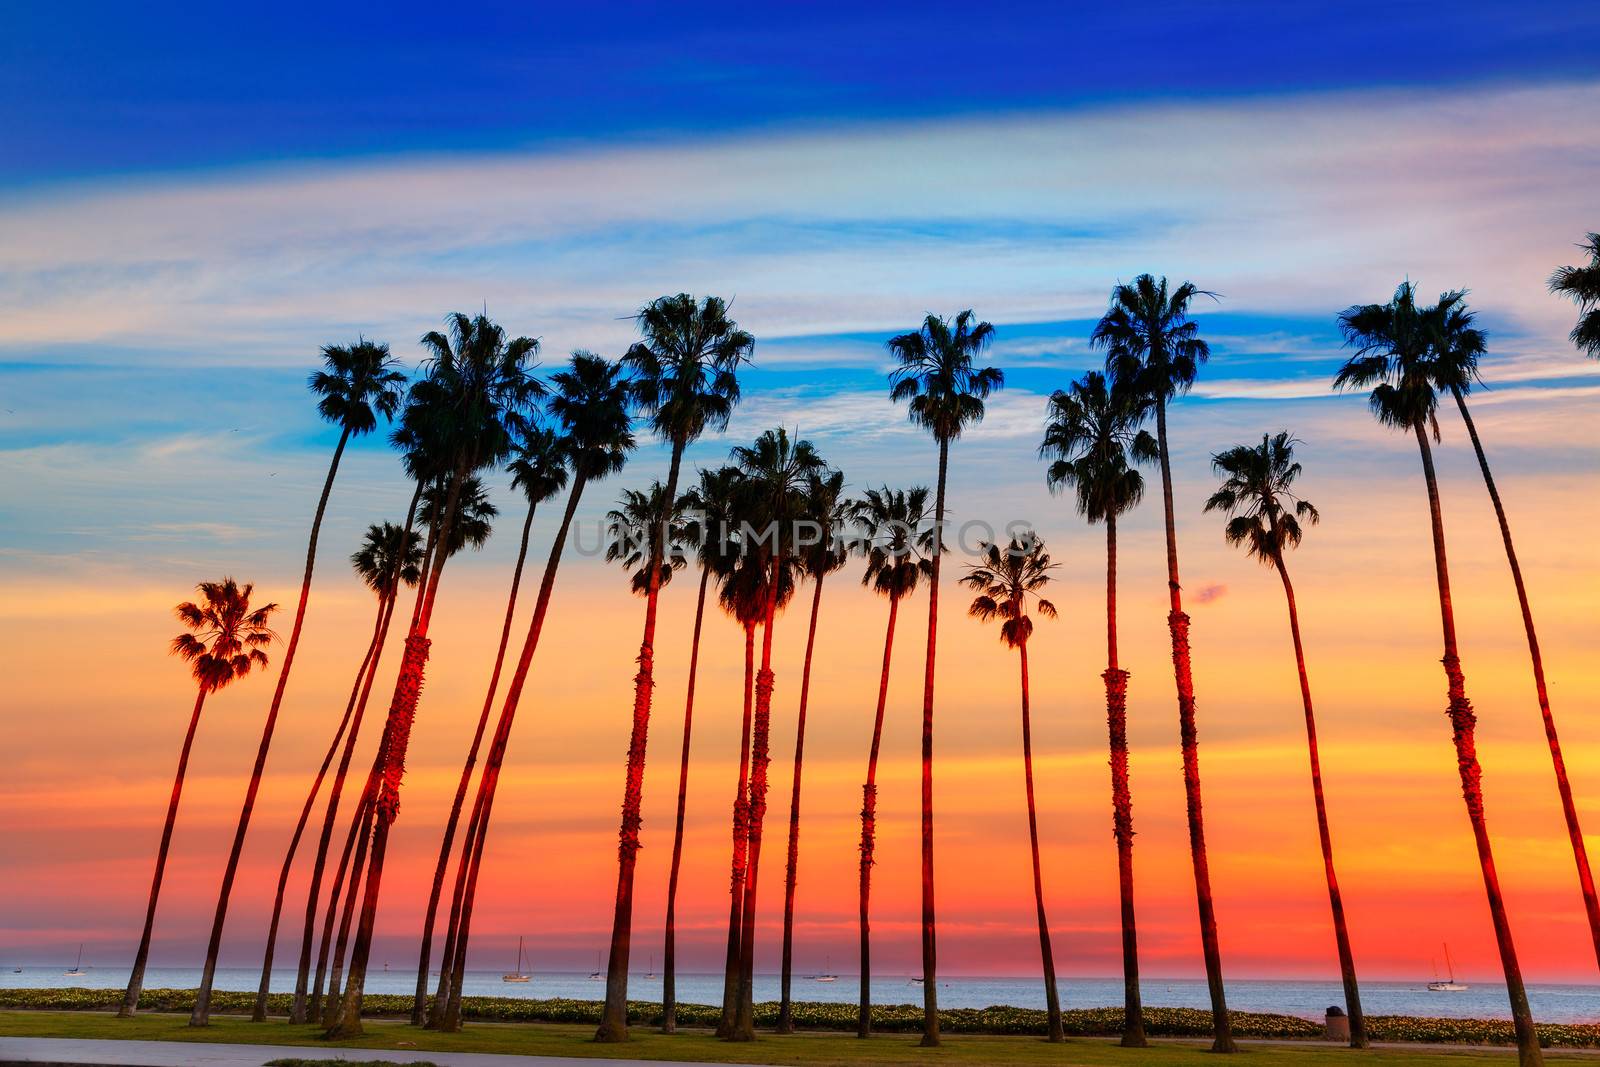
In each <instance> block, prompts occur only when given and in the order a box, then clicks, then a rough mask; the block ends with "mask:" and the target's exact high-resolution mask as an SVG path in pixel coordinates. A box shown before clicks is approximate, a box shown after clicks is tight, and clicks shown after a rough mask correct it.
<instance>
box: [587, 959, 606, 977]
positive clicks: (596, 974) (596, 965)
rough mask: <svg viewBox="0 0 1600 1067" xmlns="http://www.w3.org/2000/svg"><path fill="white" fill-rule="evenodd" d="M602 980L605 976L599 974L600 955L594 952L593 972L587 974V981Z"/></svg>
mask: <svg viewBox="0 0 1600 1067" xmlns="http://www.w3.org/2000/svg"><path fill="white" fill-rule="evenodd" d="M603 978H605V975H603V974H601V973H600V953H598V952H596V953H595V954H594V970H592V971H590V972H589V981H591V982H598V981H600V980H602V979H603Z"/></svg>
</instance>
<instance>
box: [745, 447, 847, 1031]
mask: <svg viewBox="0 0 1600 1067" xmlns="http://www.w3.org/2000/svg"><path fill="white" fill-rule="evenodd" d="M733 461H734V465H735V466H737V467H738V468H739V470H740V471H741V472H743V474H744V477H745V487H746V490H747V492H748V501H749V509H750V513H751V517H752V518H753V519H754V520H755V522H754V523H753V524H752V525H753V526H754V527H755V528H756V529H759V530H761V535H760V536H759V537H756V538H752V543H751V544H750V545H748V546H746V547H747V548H751V549H754V551H755V553H756V555H757V558H758V559H760V561H761V562H762V564H763V565H764V566H765V567H766V570H767V589H766V593H767V602H766V605H765V609H764V611H763V615H762V620H761V668H760V670H758V671H757V672H756V684H755V716H754V718H753V720H752V725H751V733H750V825H749V834H750V845H749V862H748V863H747V864H746V865H745V876H744V901H743V903H742V904H741V905H740V917H739V923H740V932H739V982H740V986H739V988H740V996H739V1007H738V1014H737V1016H736V1017H735V1020H734V1028H733V1033H732V1034H731V1035H730V1037H731V1039H732V1040H735V1041H752V1040H754V1039H755V998H754V984H755V941H756V887H757V885H758V879H759V875H760V871H761V843H762V827H763V824H764V822H765V820H766V814H767V767H768V765H769V764H770V763H771V762H772V757H771V755H770V751H771V746H770V738H771V733H772V690H773V686H774V682H775V677H774V675H773V671H772V637H773V630H774V629H775V624H776V620H777V613H778V590H779V587H780V586H781V585H782V584H783V575H784V574H785V572H790V573H793V572H794V571H796V570H797V569H798V566H799V563H800V553H799V549H798V546H797V543H796V542H797V536H796V534H797V532H798V528H797V524H798V523H800V522H801V521H803V520H804V519H805V517H806V508H807V495H806V489H807V487H808V486H809V485H810V483H811V481H812V480H813V479H816V478H819V477H822V476H823V472H824V471H825V470H826V469H827V467H826V464H824V463H823V461H822V457H821V456H819V455H818V454H817V452H816V449H814V448H813V447H812V445H811V442H810V441H806V440H791V439H790V437H789V433H788V431H787V430H785V429H783V428H782V427H781V426H780V427H778V428H777V429H775V430H768V431H767V432H765V433H763V434H762V435H761V436H760V437H758V438H756V441H755V444H754V445H749V446H745V445H740V446H738V447H736V448H734V450H733Z"/></svg>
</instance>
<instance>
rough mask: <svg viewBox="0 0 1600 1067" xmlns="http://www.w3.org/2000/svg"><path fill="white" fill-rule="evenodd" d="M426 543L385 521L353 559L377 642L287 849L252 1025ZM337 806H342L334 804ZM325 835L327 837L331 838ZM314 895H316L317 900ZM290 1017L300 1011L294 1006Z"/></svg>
mask: <svg viewBox="0 0 1600 1067" xmlns="http://www.w3.org/2000/svg"><path fill="white" fill-rule="evenodd" d="M420 542H421V538H420V537H419V536H418V535H416V534H414V533H407V532H406V531H404V530H403V529H402V528H401V527H399V526H396V525H395V524H394V523H391V522H386V523H384V524H383V525H382V526H379V525H376V524H374V525H372V526H369V527H367V536H366V538H365V540H364V541H363V543H362V545H361V547H360V548H359V549H357V550H356V552H355V554H354V555H353V556H351V561H352V563H353V564H354V565H355V568H356V572H357V573H358V574H359V575H360V576H361V579H362V580H363V581H364V582H366V583H367V585H368V586H369V587H370V588H371V589H372V590H373V591H374V592H376V593H377V594H378V611H377V618H375V619H374V620H373V623H372V638H371V640H369V641H368V642H367V650H366V652H365V654H364V655H363V656H362V658H361V666H360V667H359V668H357V670H356V678H355V681H354V682H353V683H352V684H351V686H350V698H349V699H348V700H347V701H345V706H344V715H343V717H342V718H340V720H339V727H338V729H336V730H335V731H334V733H333V740H331V741H329V742H328V751H327V752H326V753H324V754H323V757H322V763H321V764H320V765H319V766H318V767H317V774H316V777H315V778H313V779H312V781H311V788H310V789H309V790H308V791H307V792H306V801H305V803H304V804H303V805H301V808H300V817H299V819H297V820H296V821H295V827H294V833H293V834H292V835H290V838H289V847H288V848H287V849H285V850H284V854H283V864H282V866H281V867H279V869H278V887H277V890H276V892H275V893H274V894H273V898H272V918H271V920H270V921H269V922H268V924H267V948H266V952H265V953H264V954H263V957H262V960H261V982H260V984H259V985H258V986H257V988H256V1002H255V1007H254V1009H253V1010H252V1012H251V1015H250V1018H251V1020H252V1021H253V1022H264V1021H265V1020H266V1018H267V996H268V994H269V993H270V992H271V982H272V959H273V956H274V954H275V950H276V948H277V943H278V923H279V920H280V919H281V918H282V916H283V896H284V892H285V891H286V890H287V889H288V885H289V873H290V871H291V870H292V869H293V868H294V857H295V854H296V853H297V852H298V851H299V848H300V838H301V837H302V836H303V835H304V834H305V829H306V824H307V823H308V822H309V821H310V819H311V809H312V808H313V807H314V806H315V805H316V801H317V794H318V793H319V792H321V790H322V781H323V779H324V778H325V777H327V774H328V767H329V766H331V765H332V763H333V757H334V754H335V753H336V752H338V750H339V742H340V741H341V740H343V739H345V737H346V731H348V732H349V733H348V741H347V742H346V744H345V746H344V747H345V755H344V758H343V759H341V760H340V762H339V769H338V771H337V772H336V775H335V779H334V785H333V790H334V791H335V793H337V792H338V791H339V790H341V789H342V788H343V786H344V775H345V772H346V771H347V770H348V768H349V765H350V753H351V752H352V751H353V750H354V748H355V741H356V736H357V735H358V734H359V733H360V730H361V719H362V716H363V715H364V713H365V712H366V707H367V705H366V701H364V700H360V697H361V694H362V692H363V686H362V680H363V679H364V678H365V677H366V676H367V674H368V672H369V669H371V668H373V667H374V663H375V660H376V657H377V655H378V653H379V650H380V649H381V647H382V642H383V637H384V634H385V631H386V625H385V624H386V623H387V622H388V618H389V609H390V608H391V606H392V604H393V602H394V599H395V596H396V595H397V594H398V593H399V589H400V585H401V583H402V582H403V583H404V584H406V585H412V586H414V585H416V584H417V581H418V580H419V579H420V578H421V571H420V569H419V565H420V563H421V561H422V549H421V546H420ZM335 803H337V801H335ZM332 826H333V824H332V819H331V818H330V819H329V820H328V821H327V825H326V828H325V829H326V831H327V832H331V830H332ZM327 832H325V833H324V837H326V836H327ZM326 855H327V848H326V845H324V846H323V848H322V849H320V850H319V853H318V860H319V865H318V870H317V871H316V872H315V874H314V875H313V882H314V884H320V880H321V875H322V871H321V865H320V861H321V860H322V859H325V858H326ZM314 896H315V894H313V897H314ZM314 918H315V911H314V909H313V911H312V914H311V917H309V918H308V919H307V921H306V941H307V954H309V940H310V937H311V924H312V921H313V920H314ZM299 993H300V996H298V997H297V1000H298V1001H299V1004H298V1008H299V1017H298V1019H295V1020H294V1021H297V1022H304V1021H305V1008H304V989H303V987H302V988H301V989H300V990H299ZM290 1010H291V1013H293V1012H294V1011H295V1007H293V1006H292V1007H291V1009H290Z"/></svg>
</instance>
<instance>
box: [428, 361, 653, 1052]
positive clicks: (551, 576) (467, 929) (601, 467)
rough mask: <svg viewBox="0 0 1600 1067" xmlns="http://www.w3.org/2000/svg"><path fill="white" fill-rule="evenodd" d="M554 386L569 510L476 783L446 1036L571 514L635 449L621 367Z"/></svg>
mask: <svg viewBox="0 0 1600 1067" xmlns="http://www.w3.org/2000/svg"><path fill="white" fill-rule="evenodd" d="M550 381H551V384H552V386H553V388H554V391H553V393H552V395H551V397H550V400H549V404H548V412H549V415H550V417H551V419H553V420H554V422H555V423H556V426H557V428H558V431H559V433H560V434H561V437H562V440H563V442H564V451H565V453H566V456H567V463H568V466H569V468H570V469H571V472H572V482H571V487H570V488H569V489H568V491H567V506H566V510H565V511H564V512H563V514H562V516H561V525H560V526H559V527H558V528H557V530H556V536H555V539H554V541H553V542H552V543H551V546H550V556H549V559H548V560H547V561H546V563H545V568H544V575H543V577H542V578H541V579H540V581H539V593H538V596H537V597H536V599H535V601H534V606H533V617H532V618H531V619H530V620H529V622H528V634H527V637H526V638H525V639H524V640H523V643H522V651H521V653H520V654H519V656H518V658H517V669H516V671H515V672H514V673H513V674H512V677H511V682H510V683H509V684H508V685H507V687H506V695H505V700H504V702H503V703H502V705H501V708H500V716H499V719H498V720H497V721H496V723H495V732H494V736H493V739H492V740H491V742H490V745H489V754H488V757H487V758H486V759H485V761H484V767H483V774H482V775H481V776H480V777H479V779H478V792H477V794H476V796H475V797H474V800H473V809H472V815H471V817H470V819H469V820H468V824H467V832H466V836H465V837H464V839H463V841H462V846H461V858H460V861H459V865H458V867H457V869H456V881H455V888H454V890H453V892H452V897H451V905H450V923H449V925H448V926H447V927H446V939H445V951H444V954H443V956H442V957H441V958H440V966H439V986H438V992H437V993H436V995H435V1000H434V1009H433V1014H432V1016H431V1017H430V1020H429V1021H430V1024H431V1025H433V1026H436V1027H438V1028H439V1029H442V1030H459V1029H460V1028H461V983H462V976H463V974H464V973H465V969H466V960H467V943H468V939H469V938H470V936H471V929H472V906H473V902H474V900H475V899H476V894H477V885H478V872H479V870H480V869H481V867H482V864H483V848H484V842H485V841H486V840H487V839H488V833H489V818H490V815H491V814H492V812H493V808H494V798H495V792H496V790H497V788H498V786H499V782H500V768H501V765H502V764H503V763H504V761H505V755H506V746H507V744H508V742H509V740H510V737H511V726H512V723H513V722H514V721H515V719H516V714H517V706H518V704H519V702H520V701H521V699H522V691H523V687H524V686H525V685H526V684H527V680H528V671H529V667H530V666H531V664H532V662H533V654H534V651H535V650H536V649H537V648H538V647H539V637H540V635H541V634H542V633H543V631H544V623H545V617H546V614H547V613H548V611H549V608H550V598H551V596H552V594H553V593H554V591H555V579H556V573H557V571H558V570H559V568H560V565H561V556H562V553H563V551H564V550H565V548H566V543H567V537H568V535H569V533H570V531H571V529H572V520H573V516H574V515H575V514H576V512H577V510H578V502H579V501H580V500H581V499H582V497H583V491H584V488H585V487H586V486H587V485H588V484H589V483H590V482H595V481H600V480H601V479H603V478H606V477H609V476H610V475H612V474H615V473H617V472H618V471H620V470H622V468H623V465H624V464H625V463H626V462H627V458H628V453H629V452H631V451H632V450H633V447H634V439H633V433H632V431H631V430H630V429H629V402H630V401H629V383H628V381H627V379H626V378H625V376H624V368H623V367H622V366H621V365H620V364H618V363H613V362H611V361H609V360H605V359H602V358H601V357H599V356H596V355H593V354H591V353H587V352H578V353H574V354H573V356H572V359H571V361H570V362H569V363H568V365H567V369H565V370H563V371H559V372H557V373H555V374H553V375H551V376H550Z"/></svg>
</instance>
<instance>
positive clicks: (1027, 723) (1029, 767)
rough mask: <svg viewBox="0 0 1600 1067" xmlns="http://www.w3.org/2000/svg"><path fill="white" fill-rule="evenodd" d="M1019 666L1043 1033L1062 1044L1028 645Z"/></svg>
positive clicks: (1020, 647)
mask: <svg viewBox="0 0 1600 1067" xmlns="http://www.w3.org/2000/svg"><path fill="white" fill-rule="evenodd" d="M1017 652H1018V653H1019V655H1018V659H1019V660H1020V661H1021V664H1022V777H1023V780H1024V782H1025V783H1026V785H1027V794H1028V846H1029V848H1030V849H1031V850H1032V853H1033V906H1034V911H1035V912H1036V913H1037V914H1038V919H1039V959H1040V961H1041V962H1042V963H1043V965H1044V1004H1045V1019H1046V1028H1045V1033H1046V1036H1047V1037H1048V1039H1049V1040H1050V1041H1053V1042H1054V1041H1065V1040H1066V1039H1067V1035H1066V1032H1065V1031H1064V1030H1062V1028H1061V997H1060V994H1058V993H1057V992H1056V954H1055V950H1054V949H1052V948H1051V946H1050V922H1049V920H1048V919H1046V918H1045V913H1044V874H1043V872H1042V871H1041V870H1040V867H1039V814H1038V811H1037V810H1036V809H1035V807H1034V802H1033V724H1032V721H1031V719H1030V717H1029V706H1028V643H1027V642H1026V641H1024V642H1023V643H1022V644H1020V645H1018V646H1017Z"/></svg>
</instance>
